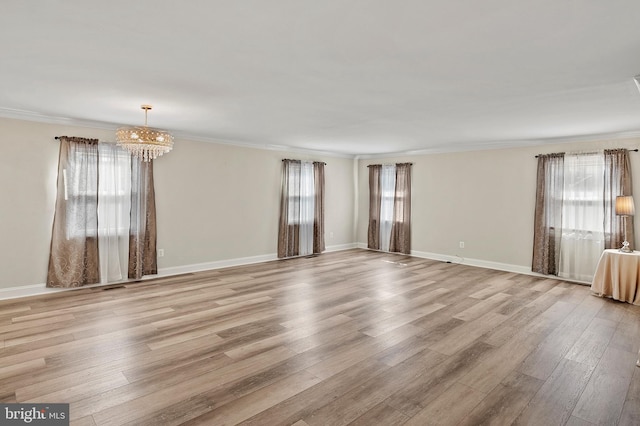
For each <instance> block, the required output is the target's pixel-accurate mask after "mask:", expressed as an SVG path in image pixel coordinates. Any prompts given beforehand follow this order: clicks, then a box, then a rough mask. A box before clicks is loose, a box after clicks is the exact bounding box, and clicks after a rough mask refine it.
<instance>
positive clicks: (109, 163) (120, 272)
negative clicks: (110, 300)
mask: <svg viewBox="0 0 640 426" xmlns="http://www.w3.org/2000/svg"><path fill="white" fill-rule="evenodd" d="M98 152H99V155H98V158H99V161H98V176H99V179H98V236H99V238H98V246H99V251H100V281H101V282H102V283H107V282H113V281H120V280H123V279H125V278H126V277H127V275H126V271H127V265H128V256H129V222H130V211H131V155H129V153H127V152H126V151H124V150H123V149H122V148H120V147H117V146H116V145H115V144H110V143H100V144H98Z"/></svg>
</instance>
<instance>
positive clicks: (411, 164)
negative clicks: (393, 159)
mask: <svg viewBox="0 0 640 426" xmlns="http://www.w3.org/2000/svg"><path fill="white" fill-rule="evenodd" d="M396 164H408V165H410V166H413V163H394V164H392V165H393V166H395V165H396ZM376 165H377V164H369V165H368V166H367V167H371V166H376Z"/></svg>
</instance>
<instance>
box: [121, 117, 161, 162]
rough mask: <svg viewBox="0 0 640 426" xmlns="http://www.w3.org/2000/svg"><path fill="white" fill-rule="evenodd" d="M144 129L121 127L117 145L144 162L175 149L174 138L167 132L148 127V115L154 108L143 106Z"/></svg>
mask: <svg viewBox="0 0 640 426" xmlns="http://www.w3.org/2000/svg"><path fill="white" fill-rule="evenodd" d="M140 108H142V109H143V110H144V126H143V127H137V126H136V127H120V128H119V129H118V130H116V141H117V145H118V146H121V147H122V148H124V149H126V150H127V151H129V152H130V153H131V155H133V156H135V157H137V158H139V159H140V160H142V161H151V160H155V159H156V158H158V157H160V156H161V155H162V154H165V153H167V152H169V151H171V149H173V136H171V134H170V133H169V132H167V131H165V130H158V129H154V128H151V127H147V113H148V112H149V110H151V109H152V108H153V107H152V106H151V105H142V106H141V107H140Z"/></svg>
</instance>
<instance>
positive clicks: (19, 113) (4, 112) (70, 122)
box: [0, 107, 356, 160]
mask: <svg viewBox="0 0 640 426" xmlns="http://www.w3.org/2000/svg"><path fill="white" fill-rule="evenodd" d="M0 118H10V119H15V120H24V121H34V122H37V123H48V124H62V125H66V126H77V127H90V128H94V129H100V130H113V131H114V132H115V131H116V129H117V128H118V127H121V126H122V125H121V124H116V123H109V122H106V121H95V120H84V119H78V118H68V117H60V116H54V115H46V114H41V113H38V112H33V111H25V110H19V109H12V108H3V107H0ZM171 134H172V135H173V137H174V139H186V140H189V141H193V142H204V143H213V144H218V145H231V146H238V147H241V148H251V149H263V150H267V151H285V152H292V153H297V154H305V155H316V156H325V157H337V158H348V159H351V160H353V159H355V158H356V155H355V154H343V153H339V152H332V151H323V150H316V149H307V148H297V147H293V146H286V145H274V144H266V145H261V144H253V143H250V142H240V141H232V140H224V139H216V138H211V137H206V136H200V135H194V134H190V133H189V132H176V131H173V130H172V131H171Z"/></svg>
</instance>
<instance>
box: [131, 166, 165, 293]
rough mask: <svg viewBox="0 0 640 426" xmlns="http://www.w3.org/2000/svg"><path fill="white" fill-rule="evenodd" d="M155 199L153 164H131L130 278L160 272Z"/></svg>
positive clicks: (138, 277) (137, 278)
mask: <svg viewBox="0 0 640 426" xmlns="http://www.w3.org/2000/svg"><path fill="white" fill-rule="evenodd" d="M156 239H157V231H156V197H155V190H154V183H153V161H149V162H144V161H139V160H137V159H134V160H133V161H132V162H131V224H130V233H129V278H132V279H136V280H139V279H140V278H142V276H143V275H151V274H157V273H158V257H157V253H156Z"/></svg>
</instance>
